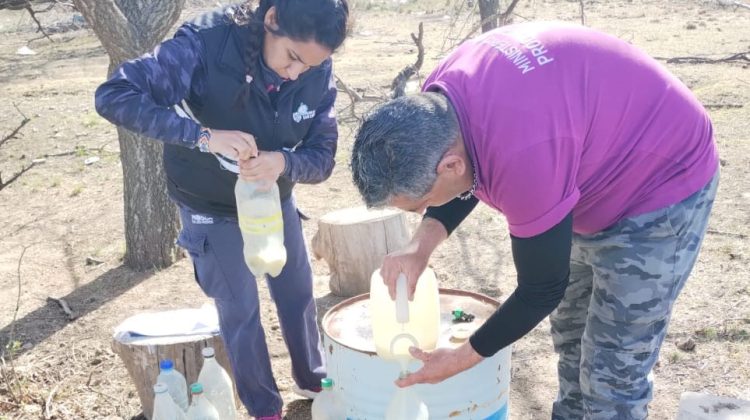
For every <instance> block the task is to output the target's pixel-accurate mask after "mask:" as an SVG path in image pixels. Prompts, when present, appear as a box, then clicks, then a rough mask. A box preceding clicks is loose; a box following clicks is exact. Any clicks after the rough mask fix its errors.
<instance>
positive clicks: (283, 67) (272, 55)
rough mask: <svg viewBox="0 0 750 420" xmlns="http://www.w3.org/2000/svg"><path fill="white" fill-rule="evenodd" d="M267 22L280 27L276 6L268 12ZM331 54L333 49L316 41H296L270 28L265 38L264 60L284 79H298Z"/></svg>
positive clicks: (268, 24) (275, 27)
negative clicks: (278, 34)
mask: <svg viewBox="0 0 750 420" xmlns="http://www.w3.org/2000/svg"><path fill="white" fill-rule="evenodd" d="M265 24H266V26H267V27H269V28H271V29H274V30H277V29H278V27H279V26H278V24H277V23H276V8H275V7H271V8H270V9H268V12H266V17H265ZM331 54H332V51H331V50H329V49H328V48H327V47H324V46H322V45H320V44H318V43H317V42H315V41H295V40H293V39H291V38H288V37H285V36H277V35H274V34H273V33H272V32H269V31H268V30H266V36H265V38H264V40H263V60H264V61H265V62H266V65H267V66H268V67H270V68H271V70H273V71H274V72H276V74H278V75H279V76H280V77H281V78H282V79H289V80H297V77H299V75H300V74H302V73H304V72H306V71H307V70H309V69H310V68H311V67H316V66H319V65H321V64H322V63H323V62H324V61H325V60H327V59H328V57H330V56H331Z"/></svg>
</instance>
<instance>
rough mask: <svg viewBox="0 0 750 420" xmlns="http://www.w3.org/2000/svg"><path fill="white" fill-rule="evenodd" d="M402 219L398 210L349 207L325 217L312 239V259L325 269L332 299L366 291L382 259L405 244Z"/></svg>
mask: <svg viewBox="0 0 750 420" xmlns="http://www.w3.org/2000/svg"><path fill="white" fill-rule="evenodd" d="M409 239H410V235H409V228H408V227H407V221H406V215H405V214H404V213H403V212H401V211H399V210H392V209H384V210H368V209H367V208H366V207H353V208H346V209H342V210H337V211H334V212H331V213H328V214H326V215H325V216H323V217H322V218H321V219H320V220H319V221H318V232H317V233H316V234H315V236H314V237H313V239H312V249H313V255H314V256H315V258H317V259H320V258H323V259H324V260H325V261H326V262H327V263H328V267H329V271H330V273H331V278H330V282H329V287H330V289H331V293H333V294H334V295H336V296H345V297H349V296H355V295H359V294H362V293H368V292H369V291H370V276H371V275H372V272H373V271H375V269H377V268H380V265H381V263H382V262H383V257H384V256H385V255H387V254H389V253H391V252H394V251H397V250H399V249H401V248H403V247H405V246H406V244H407V243H408V242H409Z"/></svg>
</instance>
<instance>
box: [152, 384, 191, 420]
mask: <svg viewBox="0 0 750 420" xmlns="http://www.w3.org/2000/svg"><path fill="white" fill-rule="evenodd" d="M151 420H185V412H184V411H182V410H181V409H180V407H178V406H177V404H175V402H174V400H173V399H172V396H171V395H169V389H168V388H167V385H166V384H163V383H161V382H157V383H156V385H154V412H153V413H152V415H151Z"/></svg>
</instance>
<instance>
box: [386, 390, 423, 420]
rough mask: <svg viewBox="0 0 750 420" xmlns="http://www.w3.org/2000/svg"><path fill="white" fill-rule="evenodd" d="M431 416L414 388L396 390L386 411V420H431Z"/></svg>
mask: <svg viewBox="0 0 750 420" xmlns="http://www.w3.org/2000/svg"><path fill="white" fill-rule="evenodd" d="M429 418H430V414H429V410H427V406H426V405H425V403H424V402H423V401H422V398H421V397H420V396H419V394H418V393H417V392H416V391H415V389H414V387H406V388H396V392H395V393H394V394H393V398H391V402H390V403H388V408H387V409H386V410H385V420H429Z"/></svg>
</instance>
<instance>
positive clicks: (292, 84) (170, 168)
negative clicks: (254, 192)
mask: <svg viewBox="0 0 750 420" xmlns="http://www.w3.org/2000/svg"><path fill="white" fill-rule="evenodd" d="M247 36H248V33H247V28H246V27H243V26H238V25H236V24H235V23H233V22H232V21H231V19H229V18H228V17H227V13H226V10H219V11H215V12H211V13H209V14H206V15H204V16H201V17H199V18H198V19H196V20H194V21H192V22H189V23H186V24H184V25H183V26H182V27H181V28H180V29H179V30H178V31H177V33H176V34H175V36H174V38H173V39H170V40H167V41H165V42H163V43H162V44H160V45H159V46H157V47H156V49H155V50H154V51H153V52H152V53H151V54H147V55H145V56H143V57H141V58H138V59H136V60H132V61H128V62H126V63H124V64H123V65H122V66H121V67H120V68H119V69H117V70H116V71H115V72H114V73H113V74H112V76H111V77H110V79H109V80H108V81H106V82H105V83H104V84H102V85H101V86H100V87H99V88H98V89H97V91H96V109H97V111H98V112H99V113H100V114H101V115H102V116H103V117H104V118H106V119H107V120H109V121H111V122H112V123H114V124H117V125H120V126H123V127H125V128H127V129H129V130H131V131H134V132H138V133H141V134H143V135H146V136H148V137H152V138H155V139H157V140H160V141H163V142H164V143H165V147H164V164H165V169H166V173H167V178H168V188H169V193H170V195H171V196H172V198H173V199H175V200H176V201H178V202H180V203H182V204H185V205H187V206H188V207H191V208H193V209H194V210H197V211H200V212H204V213H208V214H216V215H222V216H236V205H235V200H234V191H233V188H234V183H235V181H236V179H237V175H236V174H234V173H233V172H230V171H228V170H226V169H224V168H222V167H221V165H220V164H219V161H218V160H217V158H216V157H215V156H213V155H211V154H206V153H201V152H200V151H198V149H197V148H195V146H196V142H197V140H198V134H199V132H200V127H201V126H205V127H209V128H213V129H223V130H241V131H244V132H247V133H250V134H252V135H254V136H255V137H256V142H257V144H258V147H259V149H260V150H267V151H268V150H272V151H274V150H275V151H281V152H282V153H284V155H285V158H286V168H285V169H284V172H283V173H282V175H281V177H280V178H279V181H278V184H279V189H280V192H281V195H282V198H285V197H287V196H288V195H289V194H291V189H292V187H293V186H294V184H295V183H296V182H301V183H319V182H322V181H324V180H325V179H327V178H328V177H329V176H330V175H331V172H332V171H333V167H334V164H335V159H334V157H335V153H336V142H337V138H338V131H337V127H336V118H335V110H334V102H335V99H336V88H335V82H334V78H333V71H332V63H331V60H330V59H329V60H326V61H325V62H324V63H323V64H322V65H320V66H318V67H315V68H312V69H310V70H308V71H306V72H305V73H303V74H302V75H300V77H299V78H298V79H297V80H295V81H282V80H281V79H280V78H279V76H278V75H276V74H275V73H274V72H273V71H271V70H270V69H268V68H267V67H266V66H265V65H264V63H263V61H262V58H261V59H259V63H257V67H258V68H260V69H261V71H260V72H259V73H260V77H259V78H256V79H262V80H252V82H251V86H250V88H251V89H250V90H249V92H250V95H247V96H246V97H245V100H244V103H242V105H240V106H238V104H237V103H236V100H237V95H238V93H239V92H240V90H241V89H242V88H243V84H245V83H247V80H246V75H245V68H246V67H247V66H246V65H245V62H244V54H243V50H244V48H245V43H244V40H245V39H247ZM269 90H271V91H276V92H275V93H274V95H276V98H275V100H274V101H271V98H270V97H269V92H268V91H269ZM183 110H188V112H187V114H190V116H188V115H186V113H185V112H183Z"/></svg>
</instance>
